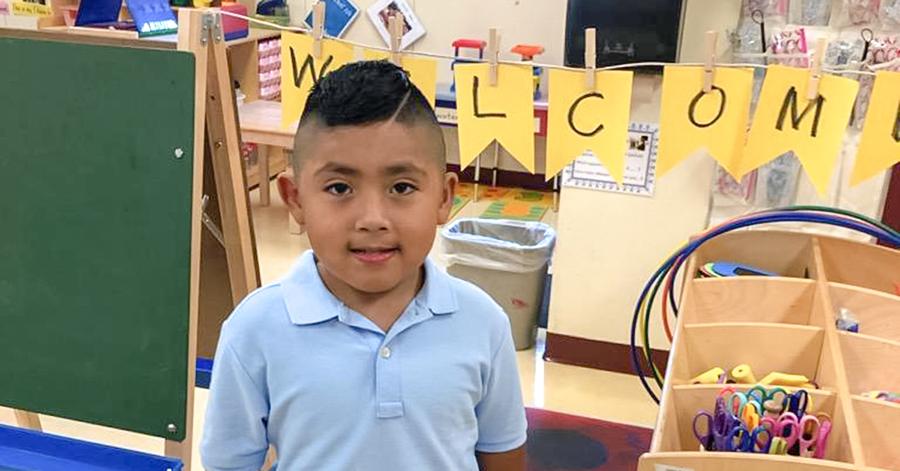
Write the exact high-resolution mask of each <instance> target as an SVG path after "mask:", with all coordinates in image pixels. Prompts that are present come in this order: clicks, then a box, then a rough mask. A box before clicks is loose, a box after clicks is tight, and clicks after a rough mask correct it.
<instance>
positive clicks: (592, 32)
mask: <svg viewBox="0 0 900 471" xmlns="http://www.w3.org/2000/svg"><path fill="white" fill-rule="evenodd" d="M584 70H585V72H584V86H585V87H586V88H587V89H588V90H593V89H594V72H596V70H597V29H596V28H587V29H585V30H584Z"/></svg>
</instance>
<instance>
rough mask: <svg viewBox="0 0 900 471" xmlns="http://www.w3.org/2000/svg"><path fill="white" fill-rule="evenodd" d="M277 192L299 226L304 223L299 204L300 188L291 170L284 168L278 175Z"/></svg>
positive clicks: (301, 207)
mask: <svg viewBox="0 0 900 471" xmlns="http://www.w3.org/2000/svg"><path fill="white" fill-rule="evenodd" d="M277 182H278V194H279V195H281V200H282V201H284V205H285V206H287V208H288V212H290V213H291V216H292V217H293V218H294V220H295V221H297V224H300V225H301V226H302V225H304V224H306V221H305V216H304V214H303V206H302V205H301V204H300V189H299V188H298V187H297V180H296V178H295V177H294V171H293V170H285V171H284V172H281V174H279V175H278V180H277Z"/></svg>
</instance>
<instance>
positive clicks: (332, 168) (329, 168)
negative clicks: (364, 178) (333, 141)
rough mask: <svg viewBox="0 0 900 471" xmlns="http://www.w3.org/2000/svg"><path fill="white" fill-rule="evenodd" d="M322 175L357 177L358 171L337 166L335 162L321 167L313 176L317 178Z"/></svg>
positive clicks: (344, 166)
mask: <svg viewBox="0 0 900 471" xmlns="http://www.w3.org/2000/svg"><path fill="white" fill-rule="evenodd" d="M323 173H339V174H341V175H346V176H348V177H354V176H356V175H359V171H358V170H356V169H355V168H352V167H348V166H346V165H341V164H338V163H335V162H328V163H327V164H325V165H323V166H322V168H320V169H318V170H316V173H315V175H316V176H318V175H321V174H323Z"/></svg>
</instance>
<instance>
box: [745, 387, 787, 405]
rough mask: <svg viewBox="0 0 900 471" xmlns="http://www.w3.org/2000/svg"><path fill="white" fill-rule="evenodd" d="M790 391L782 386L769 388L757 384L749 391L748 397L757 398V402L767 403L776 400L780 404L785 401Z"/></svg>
mask: <svg viewBox="0 0 900 471" xmlns="http://www.w3.org/2000/svg"><path fill="white" fill-rule="evenodd" d="M787 395H788V393H787V391H785V390H784V389H782V388H779V387H775V388H772V389H770V390H767V389H766V388H765V386H761V385H756V386H753V387H752V388H751V389H750V391H747V398H748V399H755V400H756V402H758V403H760V404H763V405H765V403H766V401H775V402H777V403H779V404H781V403H783V402H784V398H785V397H787Z"/></svg>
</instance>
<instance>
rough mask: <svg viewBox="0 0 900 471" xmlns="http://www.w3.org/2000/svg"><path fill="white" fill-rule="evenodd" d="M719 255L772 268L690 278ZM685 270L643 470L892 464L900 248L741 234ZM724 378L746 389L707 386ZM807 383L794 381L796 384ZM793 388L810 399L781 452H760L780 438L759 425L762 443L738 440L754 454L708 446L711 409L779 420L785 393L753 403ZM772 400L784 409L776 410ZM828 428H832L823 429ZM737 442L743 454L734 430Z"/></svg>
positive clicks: (708, 248)
mask: <svg viewBox="0 0 900 471" xmlns="http://www.w3.org/2000/svg"><path fill="white" fill-rule="evenodd" d="M724 260H727V261H729V262H733V263H736V264H741V265H747V266H751V267H755V268H759V269H762V270H766V271H770V272H773V273H774V274H775V275H777V276H736V277H722V278H700V277H697V278H695V277H694V275H695V274H698V272H702V270H701V267H704V266H705V265H706V264H708V263H711V262H714V261H724ZM687 266H688V269H687V272H686V273H687V276H686V278H685V279H684V283H683V288H682V290H681V303H680V309H679V312H678V320H677V324H676V326H675V330H674V342H673V344H672V349H671V351H670V354H669V364H668V367H667V370H666V378H665V386H664V388H663V392H662V401H661V404H660V410H659V415H658V417H657V423H656V429H655V431H654V435H653V441H652V443H651V446H650V451H649V452H648V453H645V454H644V455H643V456H642V457H641V459H640V463H639V466H638V469H639V471H687V470H691V471H711V470H727V471H744V470H747V471H750V470H756V469H766V470H775V471H782V470H784V471H786V470H795V469H811V470H879V469H900V447H898V446H897V437H900V403H897V402H893V401H896V400H897V397H896V396H895V395H889V393H888V392H890V391H893V392H894V393H896V392H897V391H900V374H897V365H900V296H898V294H897V293H898V291H897V290H900V252H898V251H895V250H891V249H888V248H884V247H881V246H877V245H874V244H867V243H863V242H856V241H851V240H847V239H840V238H836V237H830V236H819V235H814V234H809V233H802V232H787V231H771V230H750V231H737V232H733V233H730V234H725V235H723V236H720V237H718V238H716V239H713V240H711V241H709V242H707V243H706V244H704V245H703V246H701V247H700V248H699V249H698V250H697V251H696V252H695V253H694V255H693V256H692V257H691V259H690V260H688V262H687ZM838 313H842V314H843V315H845V316H850V318H852V319H854V320H855V322H856V324H855V325H856V326H857V327H858V329H855V330H857V331H853V330H854V329H853V328H847V329H839V328H838V326H837V322H836V319H837V318H838ZM725 372H728V373H731V375H729V376H731V377H732V378H743V379H746V381H740V382H742V383H746V384H721V383H718V382H717V381H713V384H709V381H708V378H709V377H710V375H714V376H717V377H718V378H719V381H720V380H721V378H722V374H723V373H725ZM770 373H772V374H776V376H778V374H784V378H785V379H784V381H785V382H781V381H775V382H771V379H772V377H770V378H766V376H768V375H770ZM739 374H740V376H739ZM804 377H805V379H806V380H807V382H806V383H803V384H800V382H799V381H800V380H798V379H797V378H801V379H803V378H804ZM701 383H702V384H701ZM761 383H762V384H765V383H770V384H766V385H765V386H762V387H759V386H758V385H759V384H761ZM778 388H781V391H779V392H775V390H777V389H778ZM754 389H756V390H757V391H754ZM760 391H766V392H765V393H761V392H760ZM801 391H805V396H806V397H807V398H808V401H809V402H808V406H807V407H805V408H804V409H803V410H804V411H805V413H797V414H796V415H797V417H798V419H800V421H798V422H797V424H798V425H795V427H796V428H797V429H798V430H799V433H798V434H797V438H796V440H795V441H794V442H792V443H793V444H792V445H790V447H789V449H792V450H793V451H792V452H791V453H790V454H772V453H768V452H763V448H769V445H771V444H773V443H776V442H775V441H766V440H765V439H763V438H762V437H764V435H763V432H761V431H760V435H761V439H760V441H757V440H756V436H755V435H753V438H752V439H751V438H749V437H750V435H751V434H747V435H748V437H747V439H746V440H747V441H746V443H748V444H749V445H745V446H746V447H749V449H753V450H755V451H753V452H750V451H747V452H726V451H706V450H704V448H706V449H709V448H712V449H720V450H721V449H722V448H717V447H716V445H714V444H713V443H714V441H713V440H714V435H715V434H713V433H712V431H713V430H711V429H707V430H708V431H709V433H708V434H706V433H703V432H704V429H706V427H704V423H706V422H705V421H706V420H709V425H710V426H712V425H713V423H714V422H713V418H712V417H713V416H714V415H716V414H715V413H714V412H715V411H719V410H723V409H724V410H728V409H729V407H733V408H734V409H733V412H734V415H736V416H739V417H741V418H742V419H745V420H746V421H747V422H746V423H761V422H762V421H764V414H763V413H759V414H758V415H756V416H755V419H754V414H755V412H756V407H751V406H750V404H751V403H753V404H754V405H756V404H764V403H765V404H766V407H765V408H763V407H760V408H761V409H765V410H764V411H761V412H764V413H765V415H768V416H769V418H770V419H772V420H773V421H774V422H780V421H782V420H784V418H785V417H786V416H787V415H790V414H787V412H793V411H788V410H787V408H788V406H787V404H788V401H785V402H784V403H783V405H782V402H778V401H768V400H765V399H766V398H765V397H764V398H763V399H761V400H759V401H752V400H750V398H752V397H753V395H754V394H756V395H765V394H774V395H775V396H768V399H772V397H779V398H781V397H788V396H789V397H790V398H793V397H794V396H798V397H799V396H800V395H802V394H804V393H802V392H801ZM778 394H784V395H785V396H778ZM888 397H889V398H890V399H888ZM732 401H733V403H732ZM769 403H771V404H776V403H777V404H779V405H782V408H781V409H780V412H774V411H773V410H770V409H769V408H768V407H769V405H770V404H769ZM729 404H732V405H729ZM701 411H706V412H708V416H707V415H704V414H703V413H701ZM737 411H740V413H738V412H737ZM745 411H747V412H745ZM745 413H746V414H747V415H743V414H745ZM726 416H728V417H730V415H729V414H724V415H723V417H726ZM803 418H807V419H806V420H807V421H808V422H802V419H803ZM813 419H816V420H815V421H814V420H813ZM722 420H725V419H722ZM736 420H737V419H736ZM754 420H755V421H757V422H754ZM812 422H815V424H813V423H812ZM723 423H724V422H723ZM769 423H772V422H769ZM825 423H827V424H828V427H830V428H829V429H828V432H827V433H826V434H823V433H822V432H821V425H822V424H825ZM716 424H718V422H716ZM737 424H738V425H739V424H740V422H738V423H737ZM723 428H726V429H728V428H729V427H728V426H724V427H723ZM754 429H755V427H754V428H750V427H749V426H748V427H747V428H744V430H748V431H750V430H754ZM785 430H791V428H790V426H789V427H788V428H787V429H785ZM716 436H717V437H719V438H721V437H722V435H716ZM784 436H786V435H784ZM775 437H776V438H778V437H779V435H778V434H777V433H776V435H775ZM769 438H771V437H769ZM778 439H779V440H782V439H780V438H778ZM783 440H785V441H787V442H790V441H789V440H787V439H783ZM820 440H821V441H820ZM811 442H812V444H810V443H811ZM722 443H723V444H724V443H727V442H722ZM732 443H733V444H734V445H733V446H735V447H738V448H741V444H742V443H744V437H743V434H738V436H736V437H732ZM707 444H712V445H711V446H709V447H708V448H707V447H706V445H707ZM763 444H765V447H764V446H763ZM779 444H781V443H779ZM723 447H724V448H731V447H732V445H728V446H724V445H723ZM746 447H745V448H743V449H745V450H746V449H748V448H746ZM795 454H799V455H800V456H795Z"/></svg>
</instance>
